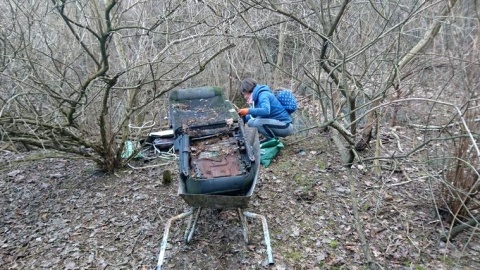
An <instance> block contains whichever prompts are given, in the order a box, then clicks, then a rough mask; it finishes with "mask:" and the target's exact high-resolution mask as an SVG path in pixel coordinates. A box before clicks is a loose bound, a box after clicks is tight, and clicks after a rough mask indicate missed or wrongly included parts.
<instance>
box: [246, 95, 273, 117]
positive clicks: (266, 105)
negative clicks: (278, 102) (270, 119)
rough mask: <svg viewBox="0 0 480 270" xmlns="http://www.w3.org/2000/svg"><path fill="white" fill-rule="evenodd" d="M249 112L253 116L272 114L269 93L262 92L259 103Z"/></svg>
mask: <svg viewBox="0 0 480 270" xmlns="http://www.w3.org/2000/svg"><path fill="white" fill-rule="evenodd" d="M248 113H249V114H250V115H251V116H253V117H258V116H261V117H265V116H269V115H270V100H269V99H268V93H260V94H259V95H258V105H256V106H255V108H250V109H249V110H248Z"/></svg>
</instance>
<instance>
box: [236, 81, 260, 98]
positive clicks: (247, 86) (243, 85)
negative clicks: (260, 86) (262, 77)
mask: <svg viewBox="0 0 480 270" xmlns="http://www.w3.org/2000/svg"><path fill="white" fill-rule="evenodd" d="M256 85H257V81H255V80H254V79H252V78H246V79H244V80H242V81H241V82H240V86H239V87H238V91H239V92H240V93H242V94H243V93H245V92H247V93H252V92H253V88H255V86H256Z"/></svg>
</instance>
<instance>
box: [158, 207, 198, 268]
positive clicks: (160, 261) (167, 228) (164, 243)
mask: <svg viewBox="0 0 480 270" xmlns="http://www.w3.org/2000/svg"><path fill="white" fill-rule="evenodd" d="M191 214H193V209H191V210H190V211H188V212H185V213H183V214H180V215H177V216H174V217H171V218H170V219H169V220H168V221H167V224H166V225H165V231H164V232H163V239H162V245H161V246H160V254H159V255H158V262H157V268H156V270H161V269H162V264H163V257H164V256H165V249H166V248H167V242H168V233H169V231H170V226H171V225H172V222H173V221H175V220H178V219H182V218H184V217H188V216H190V215H191Z"/></svg>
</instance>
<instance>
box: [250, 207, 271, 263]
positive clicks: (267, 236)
mask: <svg viewBox="0 0 480 270" xmlns="http://www.w3.org/2000/svg"><path fill="white" fill-rule="evenodd" d="M243 215H244V216H246V217H250V218H259V219H261V220H262V225H263V235H264V236H265V245H266V246H267V257H268V259H267V260H268V264H270V265H272V264H274V262H273V255H272V248H271V246H270V234H269V232H268V225H267V219H266V218H265V217H264V216H262V215H259V214H255V213H251V212H248V211H245V212H243Z"/></svg>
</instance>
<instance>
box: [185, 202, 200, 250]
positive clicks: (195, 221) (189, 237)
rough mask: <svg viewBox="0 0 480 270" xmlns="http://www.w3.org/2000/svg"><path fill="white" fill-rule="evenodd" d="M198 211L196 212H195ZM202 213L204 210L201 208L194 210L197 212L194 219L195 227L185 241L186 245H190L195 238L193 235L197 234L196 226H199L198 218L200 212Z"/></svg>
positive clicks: (193, 226)
mask: <svg viewBox="0 0 480 270" xmlns="http://www.w3.org/2000/svg"><path fill="white" fill-rule="evenodd" d="M195 211H196V212H195ZM201 211H202V208H201V207H199V208H197V209H196V210H194V212H195V217H194V218H193V225H192V227H191V228H190V232H189V234H188V236H187V238H186V239H185V242H186V243H189V242H190V240H192V237H193V233H194V232H195V226H197V221H198V217H199V216H200V212H201Z"/></svg>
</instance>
